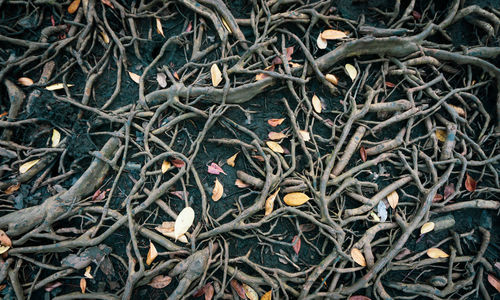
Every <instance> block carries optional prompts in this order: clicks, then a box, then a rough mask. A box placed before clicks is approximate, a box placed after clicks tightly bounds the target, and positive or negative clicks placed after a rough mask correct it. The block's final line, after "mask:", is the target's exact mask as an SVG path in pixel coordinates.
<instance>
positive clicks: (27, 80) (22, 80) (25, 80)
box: [17, 77, 34, 86]
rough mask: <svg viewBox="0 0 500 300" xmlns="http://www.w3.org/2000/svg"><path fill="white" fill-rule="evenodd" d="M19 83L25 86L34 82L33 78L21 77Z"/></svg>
mask: <svg viewBox="0 0 500 300" xmlns="http://www.w3.org/2000/svg"><path fill="white" fill-rule="evenodd" d="M17 83H19V84H20V85H24V86H30V85H33V83H34V82H33V80H32V79H31V78H28V77H19V78H18V79H17Z"/></svg>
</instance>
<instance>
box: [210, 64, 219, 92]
mask: <svg viewBox="0 0 500 300" xmlns="http://www.w3.org/2000/svg"><path fill="white" fill-rule="evenodd" d="M210 74H211V76H212V85H213V86H214V87H216V86H218V85H219V83H220V82H221V81H222V73H221V71H220V70H219V67H218V66H217V65H216V64H213V65H212V67H210Z"/></svg>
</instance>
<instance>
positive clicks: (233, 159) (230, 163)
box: [226, 152, 239, 168]
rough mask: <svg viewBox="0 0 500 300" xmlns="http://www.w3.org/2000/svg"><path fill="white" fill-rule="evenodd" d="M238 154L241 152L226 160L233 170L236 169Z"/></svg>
mask: <svg viewBox="0 0 500 300" xmlns="http://www.w3.org/2000/svg"><path fill="white" fill-rule="evenodd" d="M238 153H239V152H236V154H234V155H233V156H231V157H230V158H228V159H227V160H226V163H227V164H228V165H229V166H231V167H233V168H234V163H235V161H236V157H237V156H238Z"/></svg>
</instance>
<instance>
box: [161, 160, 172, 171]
mask: <svg viewBox="0 0 500 300" xmlns="http://www.w3.org/2000/svg"><path fill="white" fill-rule="evenodd" d="M171 167H172V164H171V163H170V162H169V161H168V160H164V161H163V163H162V164H161V173H162V174H165V172H167V171H168V170H169V169H170V168H171Z"/></svg>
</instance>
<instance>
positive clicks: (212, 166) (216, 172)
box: [208, 162, 227, 175]
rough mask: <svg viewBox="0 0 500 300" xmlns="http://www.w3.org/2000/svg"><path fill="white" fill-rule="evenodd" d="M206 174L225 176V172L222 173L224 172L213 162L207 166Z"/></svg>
mask: <svg viewBox="0 0 500 300" xmlns="http://www.w3.org/2000/svg"><path fill="white" fill-rule="evenodd" d="M208 173H210V174H214V175H219V174H220V173H222V174H224V175H227V174H226V172H224V170H222V168H221V167H220V166H219V165H218V164H216V163H214V162H213V163H211V164H210V165H209V166H208Z"/></svg>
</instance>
